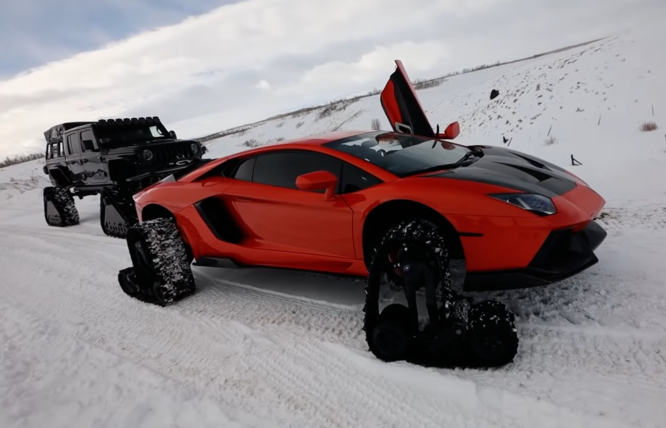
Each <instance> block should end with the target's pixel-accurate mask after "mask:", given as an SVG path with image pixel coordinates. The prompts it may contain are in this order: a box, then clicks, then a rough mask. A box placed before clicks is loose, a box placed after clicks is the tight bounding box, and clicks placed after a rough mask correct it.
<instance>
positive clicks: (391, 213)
mask: <svg viewBox="0 0 666 428" xmlns="http://www.w3.org/2000/svg"><path fill="white" fill-rule="evenodd" d="M412 219H423V220H426V221H429V222H432V223H434V224H435V225H436V226H437V228H438V229H440V230H441V231H442V233H443V235H444V237H445V239H446V244H447V247H448V249H449V253H450V257H451V258H453V259H464V258H465V254H464V251H463V247H462V242H461V241H460V236H459V235H458V232H457V231H456V229H455V228H454V227H453V225H452V224H451V222H449V221H448V220H447V219H446V217H444V216H443V215H442V214H440V213H438V212H437V211H435V210H434V209H432V208H430V207H429V206H427V205H424V204H422V203H419V202H415V201H410V200H402V199H401V200H393V201H389V202H384V203H383V204H381V205H378V206H376V207H375V208H373V209H372V211H370V213H369V214H368V215H367V217H366V218H365V220H364V222H363V260H365V263H366V266H367V265H368V264H369V262H370V259H371V258H372V254H373V251H374V248H375V247H376V246H377V244H379V242H380V241H381V239H382V238H383V237H384V235H385V234H386V233H387V232H388V231H389V229H391V228H392V227H394V226H396V225H397V224H399V223H400V222H402V221H405V220H412Z"/></svg>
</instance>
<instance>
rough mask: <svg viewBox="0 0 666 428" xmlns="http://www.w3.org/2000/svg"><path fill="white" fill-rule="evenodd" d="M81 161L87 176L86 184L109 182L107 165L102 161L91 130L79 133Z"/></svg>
mask: <svg viewBox="0 0 666 428" xmlns="http://www.w3.org/2000/svg"><path fill="white" fill-rule="evenodd" d="M81 150H82V152H81V160H82V162H83V169H84V171H85V172H86V175H87V181H86V184H89V185H95V184H106V183H107V182H108V180H109V178H108V171H107V164H106V163H105V162H103V161H102V157H101V153H100V150H99V145H98V144H97V141H95V136H94V135H93V132H92V130H90V129H86V130H83V131H81Z"/></svg>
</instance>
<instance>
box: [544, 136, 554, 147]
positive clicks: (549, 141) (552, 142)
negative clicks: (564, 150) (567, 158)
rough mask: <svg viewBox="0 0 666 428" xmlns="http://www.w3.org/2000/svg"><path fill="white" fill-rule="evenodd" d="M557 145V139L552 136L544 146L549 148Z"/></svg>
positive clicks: (545, 141)
mask: <svg viewBox="0 0 666 428" xmlns="http://www.w3.org/2000/svg"><path fill="white" fill-rule="evenodd" d="M555 143H557V138H556V137H555V136H554V135H551V136H550V137H548V138H546V139H545V140H544V144H545V145H547V146H552V145H553V144H555Z"/></svg>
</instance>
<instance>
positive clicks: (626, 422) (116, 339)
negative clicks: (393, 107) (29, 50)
mask: <svg viewBox="0 0 666 428" xmlns="http://www.w3.org/2000/svg"><path fill="white" fill-rule="evenodd" d="M662 40H666V27H662V28H658V27H655V28H646V29H641V30H638V31H634V32H631V33H627V34H623V35H619V36H618V37H613V38H609V39H605V40H603V41H599V42H596V43H594V44H590V45H587V46H584V47H581V48H576V49H573V50H569V51H565V52H560V53H557V54H553V55H549V56H545V57H541V58H538V59H535V60H529V61H525V62H521V63H515V64H510V65H506V66H502V67H496V68H491V69H487V70H483V71H479V72H475V73H470V74H466V75H460V76H456V77H452V78H450V79H448V80H447V81H446V82H444V83H443V84H441V85H440V86H438V87H435V88H432V89H427V90H423V91H419V96H420V97H421V99H422V102H423V105H424V106H425V108H426V109H427V113H428V115H429V117H430V118H431V120H432V122H433V123H435V122H439V123H440V124H441V125H442V126H445V125H446V124H447V123H449V122H450V121H452V120H460V122H461V126H462V134H461V136H460V138H459V140H458V141H460V142H462V143H483V144H495V145H502V144H503V143H502V136H506V137H507V138H512V140H511V146H510V147H511V148H515V149H518V150H523V151H526V152H529V153H533V154H535V155H537V156H540V157H543V158H546V159H547V160H550V161H552V162H554V163H557V164H559V165H562V166H567V165H568V164H569V156H570V155H571V154H574V155H575V156H576V158H577V159H579V160H580V161H581V162H582V163H583V165H582V166H577V167H575V168H574V169H573V170H574V171H575V172H576V173H577V174H578V175H580V176H582V178H583V179H585V180H586V181H588V182H590V184H591V185H593V186H594V187H595V188H596V189H597V190H599V191H600V193H601V194H602V195H603V196H604V197H605V198H606V199H607V200H608V206H607V208H606V210H605V212H604V214H603V215H602V218H601V219H600V221H601V223H602V224H603V225H604V227H606V228H607V230H608V231H609V236H608V238H607V240H606V241H605V242H604V243H603V245H602V246H601V247H600V248H599V250H598V255H599V258H600V259H601V261H600V263H599V264H598V265H596V266H593V267H592V268H591V269H589V270H587V271H585V272H583V273H582V274H580V275H579V276H577V277H575V278H572V279H569V280H566V281H563V282H561V283H558V284H553V285H551V286H548V287H540V288H535V289H530V290H515V291H508V292H498V293H483V294H481V295H479V296H478V297H489V296H492V297H497V298H498V299H500V300H501V301H503V302H505V303H506V304H508V305H509V306H510V307H511V309H512V310H513V311H515V312H516V314H517V315H518V319H517V328H518V332H519V335H520V340H521V342H520V348H519V351H518V355H517V357H516V360H515V361H514V362H513V363H512V364H509V365H507V366H506V367H502V368H501V369H497V370H443V369H432V368H423V367H417V366H413V365H410V364H406V363H393V364H385V363H382V362H380V361H378V360H377V359H376V358H375V357H374V356H373V355H372V354H371V353H370V352H369V351H368V350H367V346H366V344H365V341H364V337H363V332H362V331H361V325H362V316H363V315H362V311H361V308H362V301H363V296H364V284H363V282H362V281H346V280H340V279H337V278H330V277H327V276H325V275H316V274H306V273H294V272H285V271H281V270H273V269H247V270H226V269H220V270H213V269H205V268H196V269H195V278H196V281H197V285H198V289H199V291H198V293H197V294H196V295H194V296H192V297H191V298H189V299H187V300H185V301H183V302H181V303H179V304H177V305H175V306H171V307H169V308H158V307H155V306H152V305H148V304H144V303H142V302H139V301H136V300H133V299H130V298H128V297H127V296H126V295H125V294H123V293H122V291H121V290H120V288H119V286H118V283H117V280H116V275H117V272H118V271H119V270H120V269H123V268H125V267H127V266H129V265H130V263H131V262H130V257H129V254H128V251H127V246H126V243H125V242H124V241H122V240H118V239H113V238H109V237H106V236H104V235H103V233H102V231H101V229H100V226H99V214H98V209H99V199H98V198H96V197H90V198H85V199H84V200H82V201H81V200H77V201H76V204H77V207H78V209H79V212H80V215H81V223H80V224H79V225H77V226H73V227H69V228H66V229H58V228H51V227H48V226H47V225H46V224H45V221H44V216H43V211H42V199H41V189H42V188H43V187H44V186H46V185H47V183H48V182H47V180H46V179H45V176H44V174H43V173H42V171H41V166H42V162H43V161H42V160H39V161H33V162H28V163H25V164H21V165H15V166H12V167H8V168H4V169H0V278H1V279H0V296H1V297H0V343H1V344H2V346H0V361H2V363H1V364H0V426H1V427H3V428H4V427H8V428H15V427H44V426H48V427H52V428H55V427H67V428H78V427H86V428H87V427H91V426H95V427H116V426H128V427H155V426H187V427H192V426H201V427H208V426H216V427H219V426H224V427H294V426H298V427H329V426H330V427H359V426H362V427H412V426H418V427H433V428H434V427H442V426H446V427H475V428H481V427H511V428H517V427H530V428H532V427H567V428H573V427H581V428H582V427H585V428H589V427H604V428H606V427H632V426H640V427H661V426H663V425H664V423H663V421H664V420H666V408H665V407H664V397H665V396H666V279H665V278H666V264H664V260H665V259H666V249H665V248H664V243H665V242H666V208H665V207H666V182H665V181H664V177H665V176H664V172H663V170H664V165H665V163H666V150H665V149H666V142H665V141H664V132H665V131H664V127H666V103H664V102H663V101H662V100H664V99H665V97H666V87H664V81H663V80H660V79H659V76H664V75H666V56H665V55H664V54H663V53H661V52H662V50H661V44H662V42H661V41H662ZM406 67H407V70H408V71H409V64H406ZM391 71H392V70H387V76H388V74H389V73H390V72H391ZM537 85H538V89H537ZM493 88H497V89H498V90H500V97H498V98H496V99H495V100H493V101H490V100H489V94H490V90H491V89H493ZM539 103H541V104H539ZM652 105H654V116H652V108H651V107H652ZM578 110H582V111H578ZM320 116H321V117H320ZM599 117H601V121H600V122H599ZM373 118H377V119H380V120H381V122H382V123H383V127H384V129H388V124H387V122H386V119H385V118H384V117H383V114H382V110H381V106H380V105H379V102H378V98H377V97H370V98H365V99H362V100H359V101H357V102H355V103H352V104H349V105H347V106H346V107H345V108H341V109H339V110H335V111H330V112H329V113H324V112H323V109H319V110H317V111H312V112H310V113H308V114H305V115H302V116H300V117H287V118H283V119H279V120H273V121H267V122H265V123H262V124H259V125H257V126H256V127H254V128H252V129H249V130H247V131H246V133H245V134H244V135H234V136H229V137H225V138H221V139H219V140H217V141H213V142H211V144H210V148H211V154H212V155H213V156H219V155H223V154H225V153H230V152H233V151H238V150H243V148H245V147H246V146H244V143H245V141H248V142H251V143H248V144H262V143H266V142H269V141H271V140H276V139H278V138H291V137H296V136H304V135H309V134H312V133H318V132H327V131H331V130H334V129H354V128H368V127H369V126H370V121H371V120H372V119H373ZM646 120H654V121H655V122H656V123H657V124H658V125H660V126H661V128H659V129H657V130H656V131H653V132H641V131H639V130H638V127H639V126H640V124H641V123H642V122H643V121H646ZM551 126H552V129H551V135H553V136H556V137H557V141H556V142H555V143H554V144H551V145H546V144H545V143H544V140H545V138H546V135H547V134H548V130H549V129H550V128H551ZM252 140H254V142H252Z"/></svg>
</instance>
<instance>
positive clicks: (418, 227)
mask: <svg viewBox="0 0 666 428" xmlns="http://www.w3.org/2000/svg"><path fill="white" fill-rule="evenodd" d="M385 283H388V284H385ZM381 306H385V307H384V308H383V309H382V310H380V307H381ZM364 312H365V319H364V330H365V333H366V340H367V343H368V346H369V348H370V351H371V352H372V353H373V354H374V355H375V356H377V357H378V358H379V359H381V360H383V361H397V360H406V361H409V362H413V363H416V364H422V365H429V366H440V367H442V366H448V367H450V366H464V367H496V366H502V365H505V364H508V363H510V362H511V361H513V358H514V356H515V355H516V352H517V348H518V337H517V335H516V329H515V325H514V322H515V320H514V315H513V314H512V313H511V312H509V310H508V309H507V308H506V306H504V305H503V304H502V303H500V302H497V301H483V302H480V303H478V304H473V303H472V301H471V299H468V298H464V297H462V296H458V295H456V293H455V292H453V290H451V275H450V272H449V256H448V251H447V247H446V242H445V240H444V237H443V236H442V235H441V234H440V233H439V231H438V230H437V229H436V228H434V227H433V226H431V225H430V224H428V223H426V222H422V221H418V220H417V221H410V222H405V223H402V224H400V225H398V226H397V227H395V228H393V229H391V230H390V231H389V232H388V234H387V235H386V237H385V238H384V239H383V241H382V242H381V243H380V244H379V246H378V247H377V248H376V250H375V254H374V258H373V260H372V262H371V264H370V269H369V275H368V279H367V288H366V302H365V307H364Z"/></svg>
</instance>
